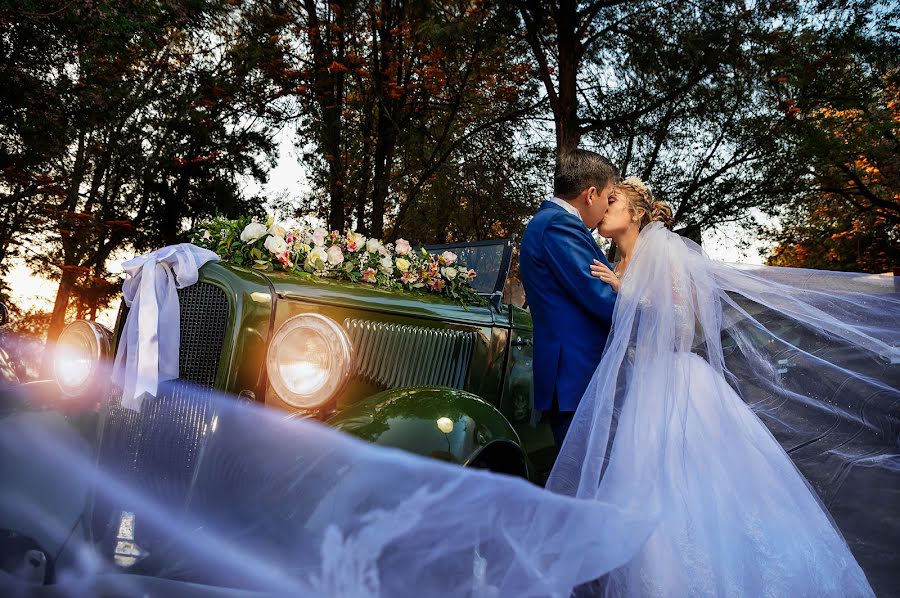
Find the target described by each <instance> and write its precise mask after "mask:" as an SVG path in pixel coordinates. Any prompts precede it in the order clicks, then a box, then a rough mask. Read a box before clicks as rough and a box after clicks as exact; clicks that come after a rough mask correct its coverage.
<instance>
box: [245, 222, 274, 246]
mask: <svg viewBox="0 0 900 598" xmlns="http://www.w3.org/2000/svg"><path fill="white" fill-rule="evenodd" d="M268 231H269V229H268V227H267V226H266V225H265V224H260V223H259V222H251V223H250V224H248V225H247V226H245V227H244V230H243V231H241V241H243V242H244V243H252V242H254V241H256V240H257V239H260V238H262V237H263V236H265V234H266V233H267V232H268Z"/></svg>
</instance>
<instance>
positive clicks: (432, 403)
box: [327, 387, 531, 477]
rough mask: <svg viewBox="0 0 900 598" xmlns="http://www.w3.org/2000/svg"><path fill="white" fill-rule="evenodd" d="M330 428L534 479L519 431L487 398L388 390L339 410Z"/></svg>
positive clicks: (427, 389)
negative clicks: (531, 475) (517, 431)
mask: <svg viewBox="0 0 900 598" xmlns="http://www.w3.org/2000/svg"><path fill="white" fill-rule="evenodd" d="M327 423H328V424H329V425H332V426H334V427H335V428H337V429H339V430H341V431H344V432H347V433H348V434H352V435H354V436H357V437H359V438H362V439H363V440H367V441H369V442H372V443H375V444H379V445H382V446H390V447H394V448H399V449H403V450H405V451H409V452H411V453H416V454H419V455H424V456H427V457H432V458H434V459H440V460H442V461H449V462H451V463H457V464H459V465H473V466H478V467H486V468H489V469H493V470H498V471H501V472H503V473H510V474H515V475H521V476H522V477H530V470H531V467H530V466H529V464H528V461H527V458H526V457H525V452H524V451H523V450H522V444H521V442H520V441H519V437H518V435H517V434H516V431H515V430H514V429H513V427H512V426H511V425H510V423H509V422H508V421H507V420H506V418H505V417H503V415H502V414H501V413H500V412H499V411H498V410H497V409H496V408H495V407H494V406H493V405H491V404H490V403H488V402H487V401H485V400H484V399H482V398H480V397H478V396H477V395H474V394H472V393H470V392H466V391H464V390H457V389H454V388H441V387H419V388H402V389H394V390H387V391H384V392H380V393H378V394H376V395H373V396H371V397H369V398H367V399H365V400H364V401H360V402H359V403H356V404H354V405H353V406H351V407H349V408H347V409H345V410H343V411H340V412H339V413H337V414H335V415H333V416H332V417H331V418H329V419H328V420H327Z"/></svg>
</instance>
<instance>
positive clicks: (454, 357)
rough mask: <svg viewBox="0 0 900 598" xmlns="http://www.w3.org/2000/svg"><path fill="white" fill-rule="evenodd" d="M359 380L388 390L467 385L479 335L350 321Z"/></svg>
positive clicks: (460, 331) (346, 321)
mask: <svg viewBox="0 0 900 598" xmlns="http://www.w3.org/2000/svg"><path fill="white" fill-rule="evenodd" d="M344 328H345V329H346V330H347V334H348V335H349V336H350V341H351V342H352V343H353V347H354V350H355V352H356V372H355V374H356V375H357V376H359V377H360V378H362V379H364V380H366V381H368V382H371V383H373V384H377V385H379V386H383V387H385V388H402V387H406V386H449V387H451V388H463V386H464V385H465V383H466V379H467V377H468V374H469V361H470V359H471V357H472V348H473V346H474V344H475V337H476V333H475V332H471V331H464V330H444V329H440V328H425V327H421V326H405V325H399V324H386V323H383V322H372V321H369V320H355V319H348V320H345V321H344Z"/></svg>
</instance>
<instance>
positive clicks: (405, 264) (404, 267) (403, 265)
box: [396, 257, 409, 274]
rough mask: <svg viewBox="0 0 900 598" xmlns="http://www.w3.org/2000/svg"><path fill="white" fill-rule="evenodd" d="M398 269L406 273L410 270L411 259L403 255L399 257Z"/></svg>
mask: <svg viewBox="0 0 900 598" xmlns="http://www.w3.org/2000/svg"><path fill="white" fill-rule="evenodd" d="M396 264H397V269H398V270H400V271H401V272H403V273H404V274H406V273H407V272H409V260H405V259H403V258H402V257H398V258H397V262H396Z"/></svg>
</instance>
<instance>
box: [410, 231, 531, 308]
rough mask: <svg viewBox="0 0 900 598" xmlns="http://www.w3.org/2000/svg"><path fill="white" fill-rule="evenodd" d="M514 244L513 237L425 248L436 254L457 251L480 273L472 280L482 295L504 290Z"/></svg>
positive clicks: (460, 257) (459, 256)
mask: <svg viewBox="0 0 900 598" xmlns="http://www.w3.org/2000/svg"><path fill="white" fill-rule="evenodd" d="M512 246H513V241H512V240H511V239H498V240H496V241H478V242H475V243H451V244H447V245H428V246H426V248H425V249H427V250H428V251H429V252H430V253H436V254H440V253H443V252H444V251H452V252H453V253H455V254H456V255H457V256H458V258H459V261H460V262H461V263H463V264H465V265H466V267H467V268H471V269H473V270H475V271H476V272H477V273H478V275H477V276H476V277H475V279H474V280H473V281H472V286H473V287H474V288H475V290H476V291H477V292H478V293H479V294H482V295H492V294H494V293H497V292H502V291H503V285H504V284H505V283H506V276H507V275H508V274H509V265H510V260H511V259H512Z"/></svg>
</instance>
